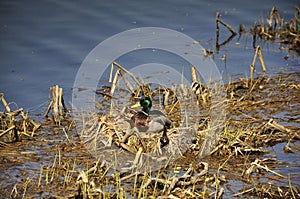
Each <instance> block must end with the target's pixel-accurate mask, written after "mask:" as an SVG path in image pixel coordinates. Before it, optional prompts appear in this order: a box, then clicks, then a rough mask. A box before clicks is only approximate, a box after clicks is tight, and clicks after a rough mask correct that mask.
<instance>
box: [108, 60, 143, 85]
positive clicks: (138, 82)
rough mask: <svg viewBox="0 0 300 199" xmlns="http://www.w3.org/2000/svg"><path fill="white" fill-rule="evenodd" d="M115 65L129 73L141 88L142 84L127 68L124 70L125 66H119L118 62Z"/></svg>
mask: <svg viewBox="0 0 300 199" xmlns="http://www.w3.org/2000/svg"><path fill="white" fill-rule="evenodd" d="M113 64H114V65H115V66H117V67H118V68H119V69H121V70H123V71H124V72H125V73H127V74H128V75H129V76H130V77H131V78H132V79H133V80H134V81H135V82H136V84H137V85H138V86H141V85H142V84H141V83H140V81H139V80H138V79H137V78H136V77H135V76H134V74H132V73H131V72H130V71H128V70H127V69H126V68H124V67H123V66H121V65H120V64H118V63H117V62H113Z"/></svg>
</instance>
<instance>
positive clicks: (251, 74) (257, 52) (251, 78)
mask: <svg viewBox="0 0 300 199" xmlns="http://www.w3.org/2000/svg"><path fill="white" fill-rule="evenodd" d="M257 55H258V58H259V62H260V65H261V69H262V71H263V72H266V71H267V68H266V65H265V62H264V60H263V57H262V52H261V48H260V46H257V47H256V49H255V53H254V56H253V60H252V63H251V64H250V80H251V85H252V82H253V80H254V72H255V63H256V59H257Z"/></svg>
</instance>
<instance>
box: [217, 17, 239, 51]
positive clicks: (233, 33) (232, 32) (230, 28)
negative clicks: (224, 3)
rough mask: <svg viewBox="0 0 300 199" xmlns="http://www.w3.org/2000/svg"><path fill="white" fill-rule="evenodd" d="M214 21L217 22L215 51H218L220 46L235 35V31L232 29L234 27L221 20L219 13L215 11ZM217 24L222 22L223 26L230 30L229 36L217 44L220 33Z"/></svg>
mask: <svg viewBox="0 0 300 199" xmlns="http://www.w3.org/2000/svg"><path fill="white" fill-rule="evenodd" d="M216 23H217V27H216V35H217V36H216V51H217V52H219V49H220V47H221V46H223V45H226V44H227V43H229V42H230V41H231V40H232V39H233V38H234V37H235V35H237V33H236V32H235V31H234V29H233V28H232V27H231V26H230V25H229V24H227V23H225V22H223V21H222V20H221V19H220V13H219V12H217V14H216ZM219 24H222V25H223V26H225V27H226V28H227V29H228V30H229V31H230V32H231V36H229V37H228V38H227V40H226V41H224V42H223V43H221V44H219V34H220V27H219Z"/></svg>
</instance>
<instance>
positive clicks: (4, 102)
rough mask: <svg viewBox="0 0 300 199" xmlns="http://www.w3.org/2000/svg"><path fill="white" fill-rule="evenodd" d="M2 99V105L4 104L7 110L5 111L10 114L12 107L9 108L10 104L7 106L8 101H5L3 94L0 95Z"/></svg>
mask: <svg viewBox="0 0 300 199" xmlns="http://www.w3.org/2000/svg"><path fill="white" fill-rule="evenodd" d="M0 98H1V101H2V104H3V106H4V108H5V110H6V111H7V112H10V107H9V106H8V104H7V102H6V100H5V98H4V94H3V93H0Z"/></svg>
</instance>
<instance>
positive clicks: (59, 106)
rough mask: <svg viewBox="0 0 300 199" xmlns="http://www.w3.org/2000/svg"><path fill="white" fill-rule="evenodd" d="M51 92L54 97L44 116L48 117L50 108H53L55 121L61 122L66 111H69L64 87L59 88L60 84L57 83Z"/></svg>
mask: <svg viewBox="0 0 300 199" xmlns="http://www.w3.org/2000/svg"><path fill="white" fill-rule="evenodd" d="M50 93H52V99H51V101H50V104H49V106H48V108H47V110H46V112H45V114H44V117H48V114H49V112H50V110H52V112H53V113H52V116H53V119H54V121H55V123H60V122H61V120H62V119H63V116H64V113H65V112H68V109H67V107H66V105H65V102H64V98H63V91H62V88H59V86H58V85H55V86H53V87H51V88H50ZM63 110H64V111H63Z"/></svg>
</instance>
